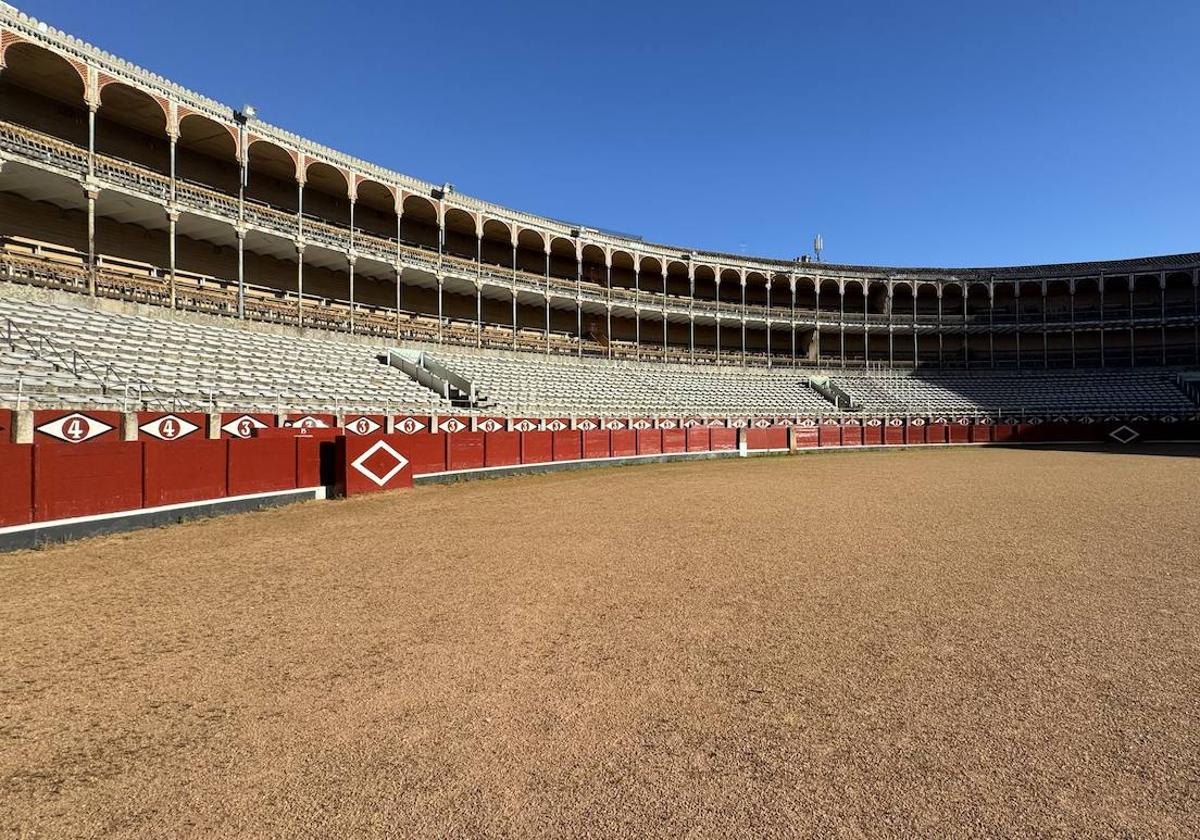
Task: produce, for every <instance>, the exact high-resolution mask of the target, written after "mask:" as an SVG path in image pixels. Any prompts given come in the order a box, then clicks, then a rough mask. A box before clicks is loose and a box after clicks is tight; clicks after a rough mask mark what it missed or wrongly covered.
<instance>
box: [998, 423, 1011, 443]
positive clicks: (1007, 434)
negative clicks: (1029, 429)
mask: <svg viewBox="0 0 1200 840" xmlns="http://www.w3.org/2000/svg"><path fill="white" fill-rule="evenodd" d="M992 440H993V441H994V442H995V443H1010V442H1012V441H1014V440H1016V426H1013V425H1012V424H1011V423H997V424H996V425H994V426H992Z"/></svg>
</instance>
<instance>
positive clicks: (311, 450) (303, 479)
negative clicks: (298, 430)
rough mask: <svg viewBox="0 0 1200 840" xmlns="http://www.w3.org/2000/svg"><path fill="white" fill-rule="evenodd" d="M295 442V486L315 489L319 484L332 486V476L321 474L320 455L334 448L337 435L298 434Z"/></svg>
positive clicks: (325, 430)
mask: <svg viewBox="0 0 1200 840" xmlns="http://www.w3.org/2000/svg"><path fill="white" fill-rule="evenodd" d="M316 431H319V432H328V431H336V430H335V429H318V430H316ZM294 440H295V441H296V486H297V487H317V486H318V485H321V484H332V483H333V476H332V475H322V473H321V453H322V452H326V451H329V449H330V448H331V447H334V446H336V443H335V441H336V440H337V435H333V436H330V435H325V434H320V435H314V434H300V435H297V436H296V437H295V438H294Z"/></svg>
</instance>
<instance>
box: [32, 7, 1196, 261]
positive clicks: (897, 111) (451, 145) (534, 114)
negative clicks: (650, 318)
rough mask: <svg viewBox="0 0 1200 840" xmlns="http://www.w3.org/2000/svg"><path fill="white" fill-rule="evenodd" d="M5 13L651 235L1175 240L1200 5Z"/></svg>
mask: <svg viewBox="0 0 1200 840" xmlns="http://www.w3.org/2000/svg"><path fill="white" fill-rule="evenodd" d="M279 6H280V4H275V3H253V2H247V0H239V2H229V1H228V0H208V2H204V3H164V2H162V0H149V1H148V0H105V2H82V0H36V2H35V1H34V0H30V1H29V2H23V3H18V7H19V8H21V9H22V10H24V11H26V12H28V13H30V14H33V15H35V16H37V17H40V18H42V19H44V20H46V21H48V22H49V23H51V24H52V25H55V26H59V27H61V28H63V29H66V30H67V31H69V32H71V33H73V34H75V35H78V36H80V37H82V38H84V39H86V40H89V41H91V42H92V43H94V44H96V45H98V46H100V47H103V48H105V49H108V50H110V51H111V52H114V53H116V54H117V55H120V56H122V57H125V58H128V59H130V60H133V61H135V62H137V63H139V64H141V65H143V66H145V67H147V68H149V69H151V70H154V71H157V72H159V73H162V74H163V75H165V76H167V77H169V78H172V79H174V80H175V81H178V82H180V83H182V84H185V85H187V86H189V87H191V88H193V89H195V90H197V91H199V92H201V93H204V94H207V95H209V96H211V97H213V98H215V99H218V100H220V101H222V102H225V103H226V104H229V105H233V106H237V105H240V104H241V103H243V102H251V103H253V104H254V105H255V106H257V108H258V110H259V114H260V116H261V117H262V118H263V119H265V120H268V121H269V122H272V123H274V124H275V125H278V126H281V127H283V128H286V129H289V130H292V131H295V132H298V133H301V134H303V135H306V136H308V137H310V138H312V139H314V140H317V141H320V142H323V143H325V144H327V145H330V146H333V147H335V148H338V149H341V150H343V151H346V152H349V153H351V154H355V155H358V156H360V157H363V158H366V159H368V160H372V161H376V162H378V163H381V164H383V165H386V166H389V167H392V168H394V169H397V170H399V171H402V172H406V173H409V174H412V175H415V176H418V177H422V178H426V179H429V180H432V181H435V182H442V181H452V182H453V183H455V184H456V185H457V187H458V189H459V190H460V191H462V192H467V193H470V194H472V195H476V196H480V197H482V198H486V199H490V200H493V201H497V202H501V203H503V204H506V205H508V206H511V207H516V208H518V209H521V210H527V211H530V212H536V213H541V214H544V215H548V216H553V217H556V218H562V219H567V220H571V221H577V222H582V223H584V224H588V225H594V226H598V227H606V228H612V229H615V230H619V231H624V232H628V233H634V234H638V235H641V236H644V237H646V238H647V239H650V240H654V241H660V242H667V243H672V244H679V245H687V246H694V247H699V248H713V249H721V250H728V251H732V252H735V253H737V252H744V253H746V254H754V255H763V256H777V257H791V256H795V255H797V254H799V253H801V252H804V251H807V250H808V249H809V247H810V244H811V241H812V236H813V234H814V233H817V232H820V233H822V234H823V235H824V237H825V246H826V252H825V258H826V259H827V260H829V261H839V262H860V263H874V264H893V265H996V264H1011V263H1032V262H1043V261H1047V262H1051V261H1060V260H1061V261H1066V260H1076V259H1091V258H1116V257H1126V256H1139V255H1148V254H1161V253H1173V252H1181V251H1192V250H1200V165H1198V164H1200V101H1198V99H1200V48H1198V47H1197V41H1196V36H1197V34H1198V33H1200V3H1198V2H1196V0H1176V1H1175V2H1155V1H1154V0H1140V2H1128V0H1123V1H1121V2H1118V0H1093V2H1083V1H1082V0H1076V2H1066V1H1063V2H1059V0H1041V2H1026V0H1005V2H988V3H984V2H973V1H972V0H956V2H932V1H930V2H920V1H919V2H914V3H898V2H887V1H886V0H874V1H865V0H862V1H860V2H854V3H846V2H824V3H819V4H812V3H802V2H790V3H788V2H781V3H756V2H742V3H720V4H713V5H708V4H704V3H696V2H693V3H674V2H672V3H654V2H641V3H630V2H626V0H611V2H593V3H564V2H530V3H497V2H486V3H469V2H468V3H453V2H413V1H412V0H401V2H347V0H342V2H325V1H324V0H296V2H294V3H292V4H291V8H289V9H287V10H286V11H283V10H282V8H280V7H279Z"/></svg>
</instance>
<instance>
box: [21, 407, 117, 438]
mask: <svg viewBox="0 0 1200 840" xmlns="http://www.w3.org/2000/svg"><path fill="white" fill-rule="evenodd" d="M112 428H113V427H112V426H110V425H108V424H107V423H105V422H103V421H101V420H97V419H96V418H94V417H88V416H87V415H86V414H79V413H75V414H68V415H67V416H66V417H59V418H58V419H57V420H51V421H50V422H49V423H43V424H42V425H40V426H38V427H37V430H38V431H39V432H41V433H42V434H46V435H50V437H56V438H58V439H59V440H65V441H66V442H67V443H83V442H84V441H85V440H91V439H92V438H94V437H100V435H102V434H105V433H106V432H110V431H112Z"/></svg>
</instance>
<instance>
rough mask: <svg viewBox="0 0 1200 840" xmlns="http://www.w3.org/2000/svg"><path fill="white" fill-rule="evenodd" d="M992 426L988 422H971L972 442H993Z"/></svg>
mask: <svg viewBox="0 0 1200 840" xmlns="http://www.w3.org/2000/svg"><path fill="white" fill-rule="evenodd" d="M991 442H992V427H991V426H989V425H988V424H987V423H972V424H971V443H991Z"/></svg>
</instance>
